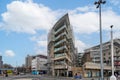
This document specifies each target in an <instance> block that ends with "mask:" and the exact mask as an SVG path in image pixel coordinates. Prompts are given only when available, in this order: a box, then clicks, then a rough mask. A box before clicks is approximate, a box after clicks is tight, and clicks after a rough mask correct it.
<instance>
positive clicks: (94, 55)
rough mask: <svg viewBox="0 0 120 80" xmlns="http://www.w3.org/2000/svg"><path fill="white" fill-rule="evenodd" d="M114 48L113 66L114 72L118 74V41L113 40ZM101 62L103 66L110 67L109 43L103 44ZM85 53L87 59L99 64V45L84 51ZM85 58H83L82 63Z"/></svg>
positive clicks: (119, 50) (119, 66) (119, 64)
mask: <svg viewBox="0 0 120 80" xmlns="http://www.w3.org/2000/svg"><path fill="white" fill-rule="evenodd" d="M113 48H114V66H115V71H116V72H120V39H114V40H113ZM102 49H103V62H104V65H109V66H111V42H110V41H108V42H105V43H103V48H102ZM85 53H89V57H88V58H89V59H90V61H91V62H94V63H100V45H97V46H94V47H91V48H89V49H86V50H85ZM84 59H85V58H83V61H85V60H84Z"/></svg>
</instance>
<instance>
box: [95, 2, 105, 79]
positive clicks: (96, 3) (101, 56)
mask: <svg viewBox="0 0 120 80" xmlns="http://www.w3.org/2000/svg"><path fill="white" fill-rule="evenodd" d="M105 3H106V1H102V0H99V1H98V2H95V3H94V4H95V5H97V7H96V8H99V27H100V60H101V80H104V75H103V54H102V19H101V4H105Z"/></svg>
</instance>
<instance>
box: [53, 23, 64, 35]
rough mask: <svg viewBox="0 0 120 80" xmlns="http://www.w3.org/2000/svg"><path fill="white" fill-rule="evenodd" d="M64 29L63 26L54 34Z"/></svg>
mask: <svg viewBox="0 0 120 80" xmlns="http://www.w3.org/2000/svg"><path fill="white" fill-rule="evenodd" d="M64 28H66V26H65V25H63V26H62V27H61V28H59V29H58V30H57V31H55V34H56V33H58V32H60V31H61V30H63V29H64Z"/></svg>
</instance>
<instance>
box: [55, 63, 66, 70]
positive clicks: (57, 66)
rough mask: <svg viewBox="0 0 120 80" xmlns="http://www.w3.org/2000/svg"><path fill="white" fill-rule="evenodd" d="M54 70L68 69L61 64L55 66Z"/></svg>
mask: <svg viewBox="0 0 120 80" xmlns="http://www.w3.org/2000/svg"><path fill="white" fill-rule="evenodd" d="M54 68H55V69H67V68H68V67H67V65H63V64H61V65H55V66H54Z"/></svg>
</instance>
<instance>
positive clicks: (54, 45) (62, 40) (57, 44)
mask: <svg viewBox="0 0 120 80" xmlns="http://www.w3.org/2000/svg"><path fill="white" fill-rule="evenodd" d="M65 41H66V39H63V40H61V41H59V42H57V43H56V44H55V45H54V46H57V45H59V44H61V43H63V42H65Z"/></svg>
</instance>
